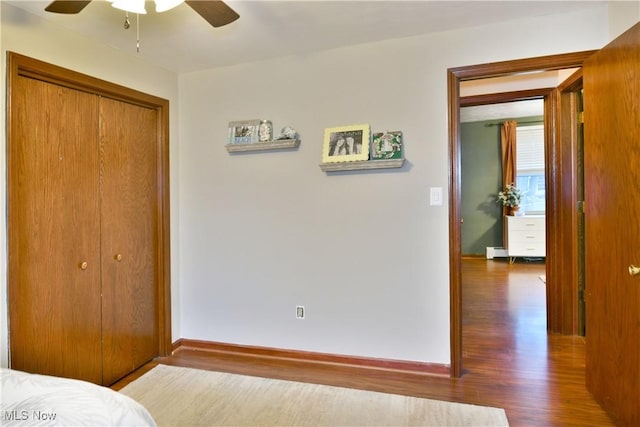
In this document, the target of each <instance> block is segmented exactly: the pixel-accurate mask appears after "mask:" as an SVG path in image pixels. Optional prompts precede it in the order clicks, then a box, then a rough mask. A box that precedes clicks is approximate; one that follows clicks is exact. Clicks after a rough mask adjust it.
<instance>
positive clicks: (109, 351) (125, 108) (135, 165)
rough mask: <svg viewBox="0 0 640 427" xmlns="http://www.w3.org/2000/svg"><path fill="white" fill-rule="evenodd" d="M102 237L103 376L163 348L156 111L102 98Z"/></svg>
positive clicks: (116, 375)
mask: <svg viewBox="0 0 640 427" xmlns="http://www.w3.org/2000/svg"><path fill="white" fill-rule="evenodd" d="M100 116H101V120H100V122H101V126H100V128H101V131H100V138H101V143H100V152H101V173H100V187H101V191H100V195H101V222H100V223H101V230H102V231H101V242H102V244H101V245H102V271H103V279H102V294H103V298H102V313H103V316H102V319H103V337H104V340H103V355H104V382H105V384H111V383H113V382H115V381H116V380H118V379H120V378H122V377H123V376H124V375H126V374H128V373H130V372H132V371H133V370H135V369H136V368H138V367H140V366H142V365H143V364H144V363H146V362H148V361H149V360H151V359H153V357H154V356H155V355H156V351H157V348H158V315H157V310H158V308H157V306H156V305H155V304H154V302H155V301H157V299H158V298H157V286H156V281H157V275H156V271H157V260H158V256H157V250H156V248H157V242H156V236H155V234H154V230H155V229H156V227H157V224H158V218H157V213H158V200H157V196H158V189H157V184H156V176H155V171H156V168H157V166H156V162H157V153H156V145H155V141H156V140H157V135H156V134H157V125H158V120H157V112H156V111H155V110H152V109H149V108H145V107H141V106H138V105H133V104H129V103H126V102H121V101H116V100H112V99H106V98H103V99H102V100H101V103H100Z"/></svg>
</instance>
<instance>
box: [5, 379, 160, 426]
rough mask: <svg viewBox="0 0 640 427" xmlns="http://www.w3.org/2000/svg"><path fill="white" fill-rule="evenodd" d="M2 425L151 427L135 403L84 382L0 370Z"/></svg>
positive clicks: (140, 406) (145, 415)
mask: <svg viewBox="0 0 640 427" xmlns="http://www.w3.org/2000/svg"><path fill="white" fill-rule="evenodd" d="M0 425H1V426H3V427H4V426H21V427H27V426H96V427H97V426H113V427H115V426H151V427H155V426H156V423H155V422H154V420H153V418H152V417H151V415H150V414H149V412H148V411H147V410H146V409H145V408H144V407H143V406H142V405H141V404H139V403H138V402H136V401H135V400H133V399H131V398H130V397H128V396H125V395H123V394H120V393H118V392H116V391H114V390H111V389H110V388H107V387H102V386H99V385H95V384H92V383H89V382H86V381H80V380H72V379H68V378H59V377H52V376H48V375H36V374H29V373H26V372H22V371H16V370H12V369H0Z"/></svg>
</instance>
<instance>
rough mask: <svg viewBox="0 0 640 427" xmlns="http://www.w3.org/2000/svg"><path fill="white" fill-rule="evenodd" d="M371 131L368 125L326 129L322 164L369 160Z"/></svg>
mask: <svg viewBox="0 0 640 427" xmlns="http://www.w3.org/2000/svg"><path fill="white" fill-rule="evenodd" d="M370 142H371V130H370V128H369V125H368V124H365V125H351V126H339V127H332V128H326V129H325V130H324V143H323V145H322V162H323V163H339V162H355V161H363V160H364V161H366V160H369V144H370Z"/></svg>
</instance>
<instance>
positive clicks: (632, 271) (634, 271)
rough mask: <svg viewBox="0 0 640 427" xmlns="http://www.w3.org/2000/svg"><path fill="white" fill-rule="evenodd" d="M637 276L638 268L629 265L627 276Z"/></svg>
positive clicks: (639, 268)
mask: <svg viewBox="0 0 640 427" xmlns="http://www.w3.org/2000/svg"><path fill="white" fill-rule="evenodd" d="M638 274H640V267H636V266H635V265H633V264H631V265H630V266H629V275H630V276H637V275H638Z"/></svg>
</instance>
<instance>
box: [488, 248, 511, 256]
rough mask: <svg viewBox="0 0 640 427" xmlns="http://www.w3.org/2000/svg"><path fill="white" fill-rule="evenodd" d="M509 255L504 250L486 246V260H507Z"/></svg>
mask: <svg viewBox="0 0 640 427" xmlns="http://www.w3.org/2000/svg"><path fill="white" fill-rule="evenodd" d="M508 256H509V254H508V253H507V250H506V249H505V248H501V247H494V246H487V259H494V258H507V257H508Z"/></svg>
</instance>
